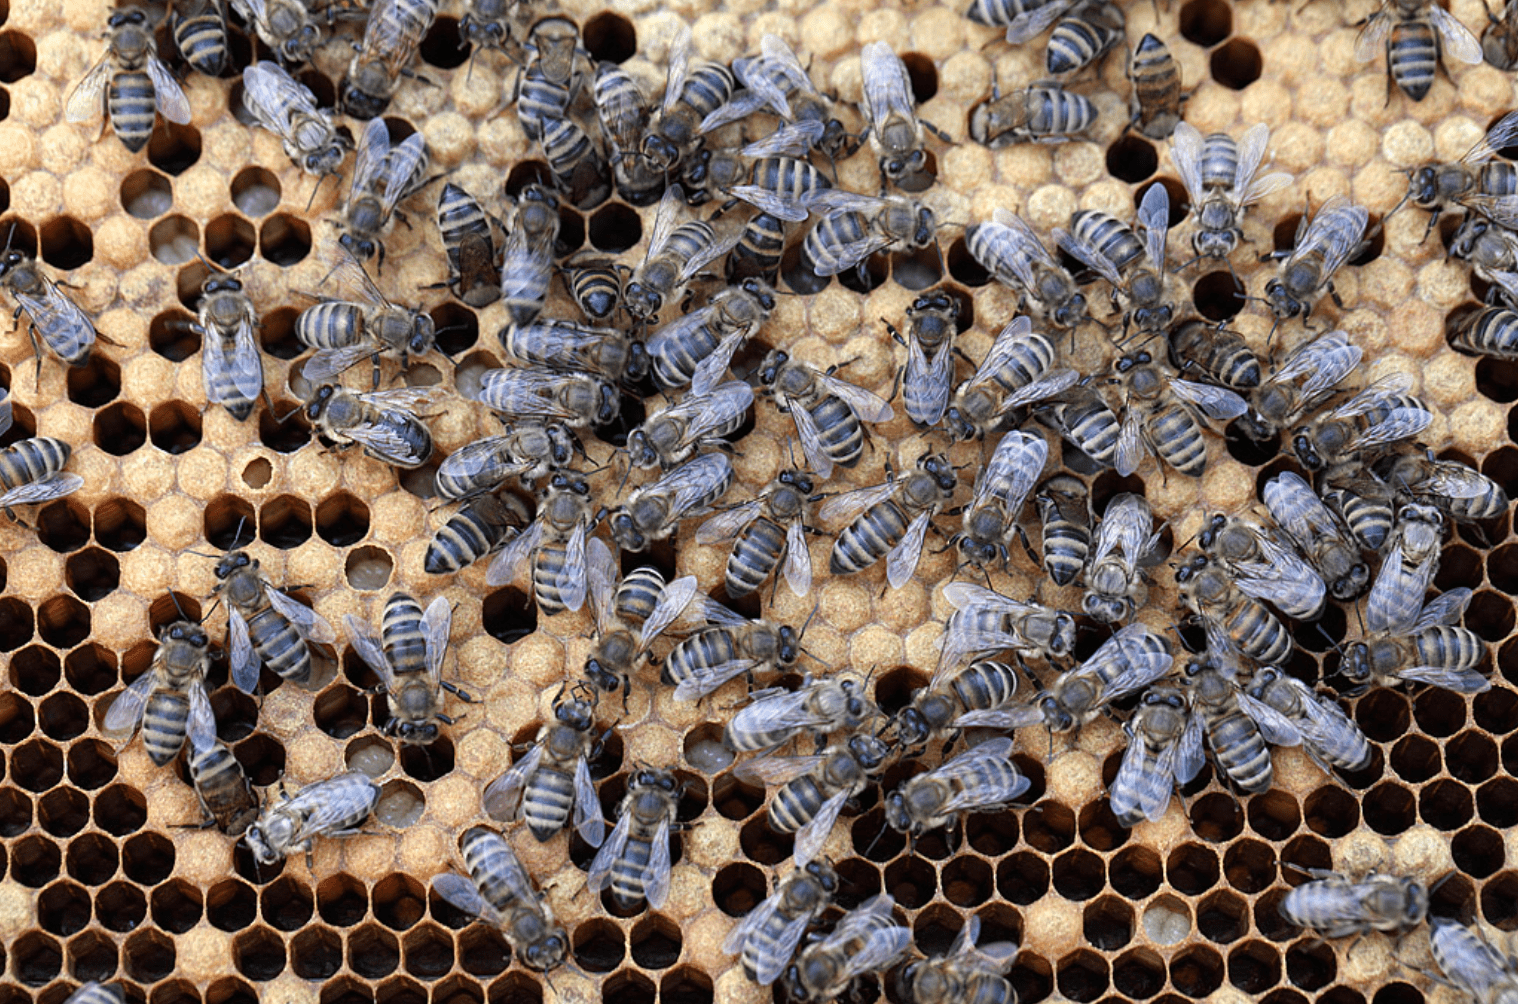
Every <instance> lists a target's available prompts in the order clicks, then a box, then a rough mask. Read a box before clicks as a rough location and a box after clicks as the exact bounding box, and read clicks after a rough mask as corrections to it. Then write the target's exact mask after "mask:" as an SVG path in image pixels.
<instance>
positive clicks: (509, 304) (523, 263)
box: [501, 185, 559, 325]
mask: <svg viewBox="0 0 1518 1004" xmlns="http://www.w3.org/2000/svg"><path fill="white" fill-rule="evenodd" d="M558 239H559V198H558V196H556V195H554V194H553V192H551V191H549V190H548V189H546V188H544V187H543V186H541V185H528V186H527V187H526V188H524V189H522V193H521V194H520V195H519V196H517V203H516V220H515V222H514V224H513V226H512V228H511V230H510V231H509V232H508V233H507V234H506V244H505V248H504V250H503V251H502V253H501V302H502V303H504V304H505V305H506V312H507V315H508V316H509V317H510V318H511V323H512V324H516V325H524V324H531V323H532V322H533V321H535V320H536V319H537V316H538V314H539V313H541V312H542V310H543V304H544V302H545V301H546V300H547V299H548V290H549V288H550V287H551V286H552V285H553V274H554V266H553V245H554V242H555V241H556V240H558Z"/></svg>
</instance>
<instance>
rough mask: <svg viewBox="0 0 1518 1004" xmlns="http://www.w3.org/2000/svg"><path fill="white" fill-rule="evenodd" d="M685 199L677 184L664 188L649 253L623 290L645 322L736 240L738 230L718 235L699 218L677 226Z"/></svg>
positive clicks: (629, 309) (625, 299)
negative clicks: (681, 204) (681, 205)
mask: <svg viewBox="0 0 1518 1004" xmlns="http://www.w3.org/2000/svg"><path fill="white" fill-rule="evenodd" d="M684 200H685V192H684V191H683V190H682V189H681V188H680V186H679V185H670V186H669V188H667V189H665V191H664V197H663V198H662V199H661V200H660V201H659V208H658V211H657V212H656V213H655V215H654V229H653V233H652V234H651V235H650V237H649V239H648V253H647V254H645V255H644V257H643V264H641V265H639V266H638V267H637V269H635V270H634V271H633V275H632V279H631V280H629V281H628V283H627V288H626V289H625V290H624V291H623V305H624V306H625V307H626V308H627V312H628V313H629V314H631V315H632V317H633V319H634V320H637V321H640V322H642V323H644V324H647V323H648V322H650V321H652V320H653V319H654V318H656V317H657V316H659V311H661V310H662V309H664V301H665V300H666V299H667V298H670V297H673V296H674V295H675V292H676V291H677V290H679V289H681V288H682V287H684V285H685V284H686V283H687V282H689V281H690V280H691V279H692V278H694V277H695V276H696V274H697V273H699V272H700V271H701V270H702V269H703V268H705V267H706V266H707V265H709V264H710V263H712V262H714V261H716V260H717V259H718V258H720V257H722V256H723V255H725V254H727V253H728V252H729V251H730V250H732V248H733V245H734V244H736V243H737V242H738V237H739V233H740V231H738V230H732V231H731V232H729V233H727V234H725V235H719V234H718V233H717V230H716V228H714V227H713V226H712V225H711V224H710V223H704V222H702V221H700V220H688V221H687V222H685V223H680V224H678V225H677V224H676V220H678V219H679V216H680V203H681V202H683V201H684ZM687 316H689V315H687ZM650 351H652V349H650ZM657 374H658V364H657V362H656V363H655V375H657Z"/></svg>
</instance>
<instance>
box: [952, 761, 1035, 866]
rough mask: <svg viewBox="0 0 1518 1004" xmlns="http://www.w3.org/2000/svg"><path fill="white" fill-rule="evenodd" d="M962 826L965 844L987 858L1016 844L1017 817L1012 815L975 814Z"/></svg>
mask: <svg viewBox="0 0 1518 1004" xmlns="http://www.w3.org/2000/svg"><path fill="white" fill-rule="evenodd" d="M1024 776H1026V775H1024ZM964 825H965V842H966V843H967V844H969V845H970V846H971V847H972V848H974V849H975V850H976V851H977V852H978V853H981V854H984V855H986V856H987V857H1000V856H1001V855H1003V854H1005V853H1006V852H1007V851H1010V850H1011V849H1012V848H1013V847H1014V846H1015V845H1016V844H1017V832H1018V828H1017V816H1016V815H1014V814H1013V813H1010V812H976V813H972V814H970V815H969V816H966V817H965V824H964ZM956 860H957V859H956Z"/></svg>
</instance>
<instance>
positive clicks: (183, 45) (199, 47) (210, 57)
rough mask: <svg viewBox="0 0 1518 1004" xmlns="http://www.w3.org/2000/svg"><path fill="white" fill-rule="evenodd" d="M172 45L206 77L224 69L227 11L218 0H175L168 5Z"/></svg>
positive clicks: (217, 74) (216, 74) (215, 74)
mask: <svg viewBox="0 0 1518 1004" xmlns="http://www.w3.org/2000/svg"><path fill="white" fill-rule="evenodd" d="M169 31H170V32H171V33H173V35H174V47H175V48H176V49H178V50H179V54H180V55H181V56H182V57H184V61H185V62H186V63H189V64H190V66H191V68H192V69H194V70H196V71H197V72H199V73H204V74H205V75H206V76H208V77H219V76H221V75H222V73H224V72H225V71H226V68H227V64H228V62H229V60H228V58H227V14H226V11H224V10H222V7H221V4H220V3H219V2H218V0H179V2H178V3H175V4H173V5H171V6H170V8H169Z"/></svg>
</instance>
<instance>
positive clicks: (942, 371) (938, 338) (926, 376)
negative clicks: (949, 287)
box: [885, 289, 959, 428]
mask: <svg viewBox="0 0 1518 1004" xmlns="http://www.w3.org/2000/svg"><path fill="white" fill-rule="evenodd" d="M958 318H959V301H958V300H957V299H955V298H954V297H953V296H952V295H951V294H949V293H948V292H947V291H945V290H941V289H940V290H934V291H933V292H931V293H924V294H922V295H921V296H919V297H918V298H917V299H915V300H913V301H912V305H911V306H910V307H908V308H907V334H906V337H902V335H901V332H899V331H897V330H896V328H895V326H894V325H892V324H891V322H890V321H886V322H885V326H886V330H887V331H889V332H890V333H891V337H892V338H894V339H896V340H897V341H898V342H900V343H901V344H903V345H905V346H906V347H907V364H906V369H905V370H904V371H903V373H902V376H901V402H902V405H903V406H904V407H905V408H906V411H907V417H908V418H910V419H911V420H912V421H913V422H915V423H917V424H918V425H921V426H926V427H929V428H931V427H932V426H935V425H937V424H938V423H939V421H940V420H941V419H942V418H943V414H944V410H945V409H946V408H948V406H949V393H950V391H951V389H952V388H953V386H954V338H955V336H956V335H957V334H958V326H957V323H956V322H957V320H958ZM929 353H931V354H932V356H933V358H932V360H931V361H930V360H929V359H928V355H929Z"/></svg>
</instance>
